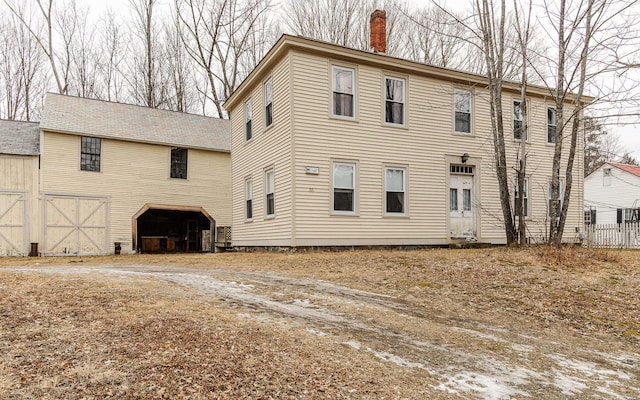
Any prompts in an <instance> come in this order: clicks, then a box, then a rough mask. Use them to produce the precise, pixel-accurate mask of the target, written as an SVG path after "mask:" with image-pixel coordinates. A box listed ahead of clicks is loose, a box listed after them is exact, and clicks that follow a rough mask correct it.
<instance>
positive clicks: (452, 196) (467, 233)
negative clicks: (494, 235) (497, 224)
mask: <svg viewBox="0 0 640 400" xmlns="http://www.w3.org/2000/svg"><path fill="white" fill-rule="evenodd" d="M473 198H474V192H473V175H453V174H452V175H450V176H449V228H450V231H451V232H450V236H451V237H452V238H469V237H474V236H476V227H475V221H476V218H475V212H476V211H475V208H476V207H475V204H474V201H473Z"/></svg>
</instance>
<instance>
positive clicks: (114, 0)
mask: <svg viewBox="0 0 640 400" xmlns="http://www.w3.org/2000/svg"><path fill="white" fill-rule="evenodd" d="M76 1H77V3H78V4H79V5H82V6H85V7H88V8H89V9H90V14H91V15H92V16H94V17H95V16H96V15H98V16H99V15H100V14H102V13H103V12H104V11H105V10H106V9H107V7H108V8H110V9H112V10H114V11H116V12H117V13H122V14H123V15H127V14H129V12H130V8H129V4H130V3H129V0H76ZM459 1H460V0H457V1H451V0H444V1H443V0H440V1H438V3H439V4H443V3H452V4H456V3H457V4H460V3H459ZM276 2H278V1H276ZM162 3H163V4H164V5H166V6H167V7H168V6H169V4H171V3H172V0H164V1H162ZM409 3H414V4H416V5H421V4H428V3H431V0H409ZM607 129H608V130H609V131H610V132H614V133H616V134H618V135H619V137H620V140H621V142H622V145H623V146H624V147H625V148H626V150H629V151H630V152H631V153H632V155H633V156H634V158H635V159H636V160H639V161H640V125H626V126H616V125H608V126H607Z"/></svg>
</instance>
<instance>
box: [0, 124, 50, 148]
mask: <svg viewBox="0 0 640 400" xmlns="http://www.w3.org/2000/svg"><path fill="white" fill-rule="evenodd" d="M0 154H18V155H27V156H35V155H38V154H40V128H39V127H38V123H37V122H23V121H7V120H0Z"/></svg>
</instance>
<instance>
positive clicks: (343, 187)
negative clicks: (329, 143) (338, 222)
mask: <svg viewBox="0 0 640 400" xmlns="http://www.w3.org/2000/svg"><path fill="white" fill-rule="evenodd" d="M355 182H356V165H355V164H347V163H334V164H333V211H336V212H341V213H348V214H353V213H355V191H356V190H355Z"/></svg>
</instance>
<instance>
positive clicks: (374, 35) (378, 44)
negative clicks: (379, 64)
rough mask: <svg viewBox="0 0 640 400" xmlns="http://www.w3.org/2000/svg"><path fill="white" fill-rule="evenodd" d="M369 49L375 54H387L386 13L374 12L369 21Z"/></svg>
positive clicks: (381, 11)
mask: <svg viewBox="0 0 640 400" xmlns="http://www.w3.org/2000/svg"><path fill="white" fill-rule="evenodd" d="M369 25H370V26H369V30H370V32H369V47H371V49H372V50H373V51H374V52H376V53H386V52H387V12H386V11H383V10H375V11H374V12H373V13H372V14H371V19H370V20H369Z"/></svg>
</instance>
